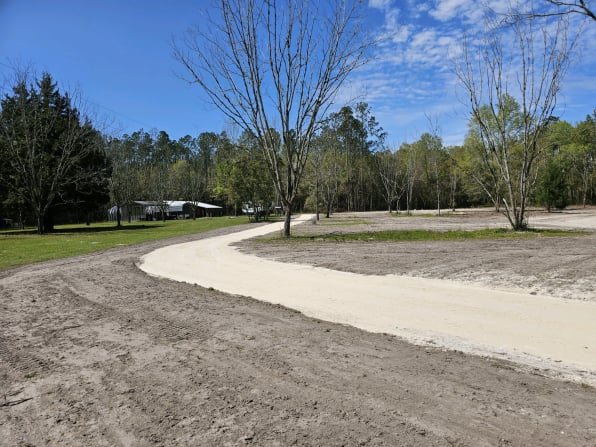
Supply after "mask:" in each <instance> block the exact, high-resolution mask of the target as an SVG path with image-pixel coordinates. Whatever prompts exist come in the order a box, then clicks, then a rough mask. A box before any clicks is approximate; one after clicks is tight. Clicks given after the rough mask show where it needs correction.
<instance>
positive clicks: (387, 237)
mask: <svg viewBox="0 0 596 447" xmlns="http://www.w3.org/2000/svg"><path fill="white" fill-rule="evenodd" d="M587 234H589V233H585V232H580V231H563V230H532V231H523V232H518V231H512V230H509V229H504V228H486V229H481V230H448V231H432V230H392V231H376V232H363V233H345V234H339V233H330V234H320V235H308V236H293V237H292V239H293V240H294V241H322V242H349V241H364V242H406V241H457V240H470V239H501V238H510V239H512V238H532V237H561V236H568V237H569V236H582V235H587ZM265 240H267V239H265ZM268 240H274V239H273V238H270V239H268Z"/></svg>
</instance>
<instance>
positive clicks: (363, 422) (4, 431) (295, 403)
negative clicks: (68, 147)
mask: <svg viewBox="0 0 596 447" xmlns="http://www.w3.org/2000/svg"><path fill="white" fill-rule="evenodd" d="M590 213H591V216H592V217H593V216H594V214H596V210H588V212H586V214H585V215H588V214H590ZM559 217H561V220H559V221H557V219H558V218H559ZM575 217H578V218H580V219H579V220H581V218H582V217H584V212H583V211H581V210H577V215H573V214H566V215H565V216H557V215H555V216H552V217H551V216H545V215H540V216H538V215H537V216H535V219H534V221H535V222H540V224H541V225H543V224H544V225H549V222H554V224H555V225H558V226H560V225H561V224H562V223H561V222H563V223H564V222H569V221H570V220H571V219H573V218H575ZM503 223H504V222H503V219H502V217H501V216H497V215H493V214H491V213H470V212H467V213H464V214H459V215H453V216H448V217H440V218H438V217H434V218H429V217H414V218H401V217H399V218H397V217H391V218H385V217H384V216H383V214H378V215H357V216H354V215H353V216H347V215H337V216H333V217H332V219H330V220H329V221H327V222H322V223H321V224H319V225H304V226H301V227H296V228H295V232H296V233H297V232H298V231H302V232H311V234H315V233H317V232H322V231H325V232H342V231H361V230H363V229H364V228H373V229H374V228H384V227H387V225H390V226H392V227H403V228H406V227H417V228H420V227H428V228H442V229H446V228H473V227H477V226H487V225H490V226H493V225H494V226H500V225H503ZM573 226H577V221H576V222H575V223H574V224H573ZM579 226H581V225H579ZM586 227H588V226H586ZM592 230H593V228H592ZM226 231H234V230H233V229H226V230H221V231H218V232H213V233H211V235H214V234H222V233H223V232H226ZM208 236H210V235H209V234H203V235H197V236H194V237H184V238H177V239H175V240H169V241H162V242H153V243H147V244H142V245H137V246H133V247H121V248H118V249H113V250H109V251H105V252H102V253H98V254H94V255H86V256H80V257H77V258H71V259H67V260H60V261H52V262H46V263H40V264H36V265H32V266H27V267H22V268H17V269H12V270H9V271H5V272H2V273H0V445H3V446H4V445H7V446H13V445H15V446H42V445H69V446H76V445H84V446H87V445H92V446H95V445H101V446H103V445H105V446H112V445H122V446H145V445H170V446H174V445H280V446H286V445H312V446H316V445H329V446H340V445H346V446H352V445H354V446H356V445H387V446H427V445H428V446H430V445H433V446H434V445H439V446H483V445H490V446H543V445H549V446H550V445H554V446H594V445H596V411H595V408H596V390H595V389H594V388H593V387H591V386H589V385H585V384H581V383H570V382H565V381H561V380H557V379H553V378H552V377H551V375H550V374H549V371H544V370H540V369H535V368H531V367H527V366H522V365H516V364H514V363H510V362H506V361H503V360H496V359H492V358H488V357H480V356H473V355H465V354H463V353H461V352H457V351H447V350H443V349H440V348H433V347H428V346H427V347H422V346H415V345H412V344H409V343H406V342H404V341H402V340H400V339H398V338H396V337H393V336H388V335H384V334H372V333H367V332H364V331H361V330H358V329H355V328H352V327H349V326H342V325H337V324H332V323H328V322H323V321H318V320H314V319H310V318H307V317H304V316H303V315H301V314H299V313H297V312H295V311H292V310H288V309H285V308H282V307H279V306H275V305H270V304H266V303H261V302H258V301H255V300H252V299H250V298H246V297H242V296H232V295H226V294H223V293H219V292H217V291H214V290H209V289H205V288H201V287H198V286H193V285H189V284H183V283H176V282H172V281H169V280H164V279H157V278H153V277H150V276H148V275H146V274H144V273H143V272H142V271H140V270H139V269H138V268H137V266H136V263H137V262H138V259H139V258H140V257H141V256H142V255H144V254H145V253H148V252H150V251H152V250H154V249H155V248H157V247H160V246H163V245H166V244H171V243H177V242H184V241H188V240H192V239H198V238H203V237H208ZM244 249H245V250H253V251H258V252H259V254H261V255H264V256H268V257H273V258H275V259H279V260H286V261H291V262H306V263H312V264H316V265H321V266H326V267H330V268H335V269H342V270H349V271H355V272H363V273H372V274H383V273H401V274H408V275H417V276H425V277H426V276H428V277H437V278H450V279H456V280H463V281H469V282H475V283H477V282H478V283H482V284H485V285H498V286H499V287H503V286H504V285H506V286H511V287H517V288H529V289H530V290H533V291H536V292H540V293H548V294H551V295H554V296H560V297H565V298H567V299H582V300H596V292H595V291H594V289H593V285H594V284H595V281H596V278H595V276H594V275H595V272H596V236H595V235H594V234H591V235H588V236H581V237H564V238H555V239H553V238H536V239H525V240H498V241H467V242H449V243H447V242H433V243H391V244H387V243H370V242H355V243H331V245H330V243H322V242H316V241H314V242H313V243H308V244H304V243H300V244H294V243H292V244H290V245H289V246H288V244H287V243H279V244H277V243H275V244H272V243H267V244H262V243H258V242H248V243H246V244H245V245H244ZM267 280H271V279H269V278H264V281H267ZM273 284H275V282H274V281H272V287H273V286H274V285H273ZM279 289H280V290H279V293H280V294H283V287H279Z"/></svg>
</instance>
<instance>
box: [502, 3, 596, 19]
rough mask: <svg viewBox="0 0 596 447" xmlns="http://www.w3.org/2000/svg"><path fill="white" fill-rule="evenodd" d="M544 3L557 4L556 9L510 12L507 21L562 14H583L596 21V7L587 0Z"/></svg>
mask: <svg viewBox="0 0 596 447" xmlns="http://www.w3.org/2000/svg"><path fill="white" fill-rule="evenodd" d="M544 3H547V4H549V5H552V6H555V7H556V9H547V10H544V11H538V10H535V9H533V10H531V11H530V12H519V11H514V12H510V13H509V14H507V16H506V21H508V22H515V21H518V20H525V19H532V18H537V17H554V16H562V15H571V14H573V15H582V16H585V17H588V18H590V19H592V20H594V21H596V14H594V8H593V7H592V6H591V5H590V4H589V2H587V1H585V0H574V1H558V0H544Z"/></svg>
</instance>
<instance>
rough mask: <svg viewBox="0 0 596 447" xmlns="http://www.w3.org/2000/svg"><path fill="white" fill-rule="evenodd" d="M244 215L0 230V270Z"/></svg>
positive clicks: (218, 224)
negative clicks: (40, 232) (48, 230)
mask: <svg viewBox="0 0 596 447" xmlns="http://www.w3.org/2000/svg"><path fill="white" fill-rule="evenodd" d="M246 223H248V220H247V219H246V217H236V218H233V217H214V218H206V217H205V218H201V219H196V220H192V219H188V220H168V221H165V222H134V223H132V224H127V223H123V226H122V227H121V228H116V226H115V224H114V223H99V224H92V225H90V226H86V225H61V226H57V227H56V231H55V232H54V233H52V234H44V235H38V234H35V233H34V230H32V231H30V232H29V231H28V232H23V231H4V232H0V270H5V269H7V268H10V267H14V266H17V265H24V264H31V263H33V262H38V261H46V260H48V259H58V258H66V257H69V256H75V255H80V254H85V253H91V252H94V251H99V250H104V249H107V248H112V247H116V246H121V245H131V244H136V243H139V242H145V241H153V240H157V239H166V238H170V237H174V236H182V235H185V234H193V233H201V232H204V231H209V230H214V229H217V228H223V227H229V226H232V225H240V224H246Z"/></svg>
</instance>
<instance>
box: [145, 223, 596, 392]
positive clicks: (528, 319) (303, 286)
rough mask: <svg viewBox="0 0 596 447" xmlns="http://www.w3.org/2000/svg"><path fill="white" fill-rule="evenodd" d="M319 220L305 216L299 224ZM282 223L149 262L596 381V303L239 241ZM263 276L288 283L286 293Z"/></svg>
mask: <svg viewBox="0 0 596 447" xmlns="http://www.w3.org/2000/svg"><path fill="white" fill-rule="evenodd" d="M349 217H352V216H349ZM354 217H356V216H354ZM344 218H345V216H344ZM311 220H312V216H299V217H297V218H296V219H295V221H294V224H300V223H302V224H304V223H305V222H309V221H311ZM594 223H595V224H596V220H595V222H594ZM281 227H282V224H281V223H274V224H270V225H266V226H262V227H260V228H256V229H249V230H245V231H243V232H238V233H233V234H230V235H225V236H219V237H216V238H210V239H206V240H202V241H196V242H189V243H185V244H178V245H171V246H168V247H164V248H161V249H158V250H156V251H154V252H152V253H149V254H147V255H145V256H144V257H143V258H142V259H141V264H140V268H141V269H142V270H144V271H146V272H147V273H149V274H152V275H155V276H159V277H164V278H169V279H174V280H176V281H184V282H189V283H192V284H198V285H200V286H203V287H209V288H213V289H216V290H219V291H222V292H225V293H231V294H245V295H249V296H251V297H253V298H256V299H258V300H262V301H267V302H270V303H273V304H281V305H283V306H286V307H289V308H292V309H295V310H298V311H300V312H302V313H303V314H305V315H307V316H310V317H314V318H319V319H322V320H326V321H332V322H335V323H341V324H349V325H351V326H355V327H357V328H360V329H364V330H368V331H373V332H380V333H388V334H393V335H398V336H400V337H402V338H405V339H406V340H408V341H413V342H417V343H420V342H423V343H429V342H430V343H433V344H436V345H438V346H441V347H446V348H449V349H458V350H462V351H464V352H467V353H476V354H488V355H492V356H499V357H503V358H506V359H508V360H515V361H518V362H525V363H528V364H530V365H533V366H542V367H548V368H549V369H550V370H553V371H555V370H558V371H561V372H562V373H565V374H566V375H567V376H568V377H573V378H574V379H578V380H581V381H586V382H588V383H590V384H593V385H596V324H594V322H596V303H594V302H581V301H570V300H564V299H560V298H554V297H550V296H546V295H532V294H530V293H528V292H524V291H513V290H498V289H489V288H482V287H478V286H472V285H469V284H462V283H461V282H457V281H449V280H445V279H441V280H437V279H429V278H414V277H408V276H403V275H382V276H381V275H364V274H359V273H346V272H342V271H338V270H332V269H328V268H323V267H311V268H307V267H306V266H305V265H304V263H303V264H293V263H279V262H277V261H272V260H265V259H262V258H257V257H255V256H254V255H252V254H246V253H242V252H240V251H239V250H238V249H237V248H236V247H233V246H231V245H233V244H235V243H238V242H241V241H243V240H246V239H250V238H254V237H257V236H262V235H267V234H272V233H273V234H275V233H276V232H279V231H280V230H281ZM330 248H331V250H333V244H332V245H331V247H330ZM231 278H233V279H232V280H231ZM263 278H271V279H272V280H273V283H275V284H277V285H279V286H280V287H283V288H284V293H283V295H280V294H279V293H278V292H277V290H276V289H275V288H273V287H271V282H269V281H263Z"/></svg>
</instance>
